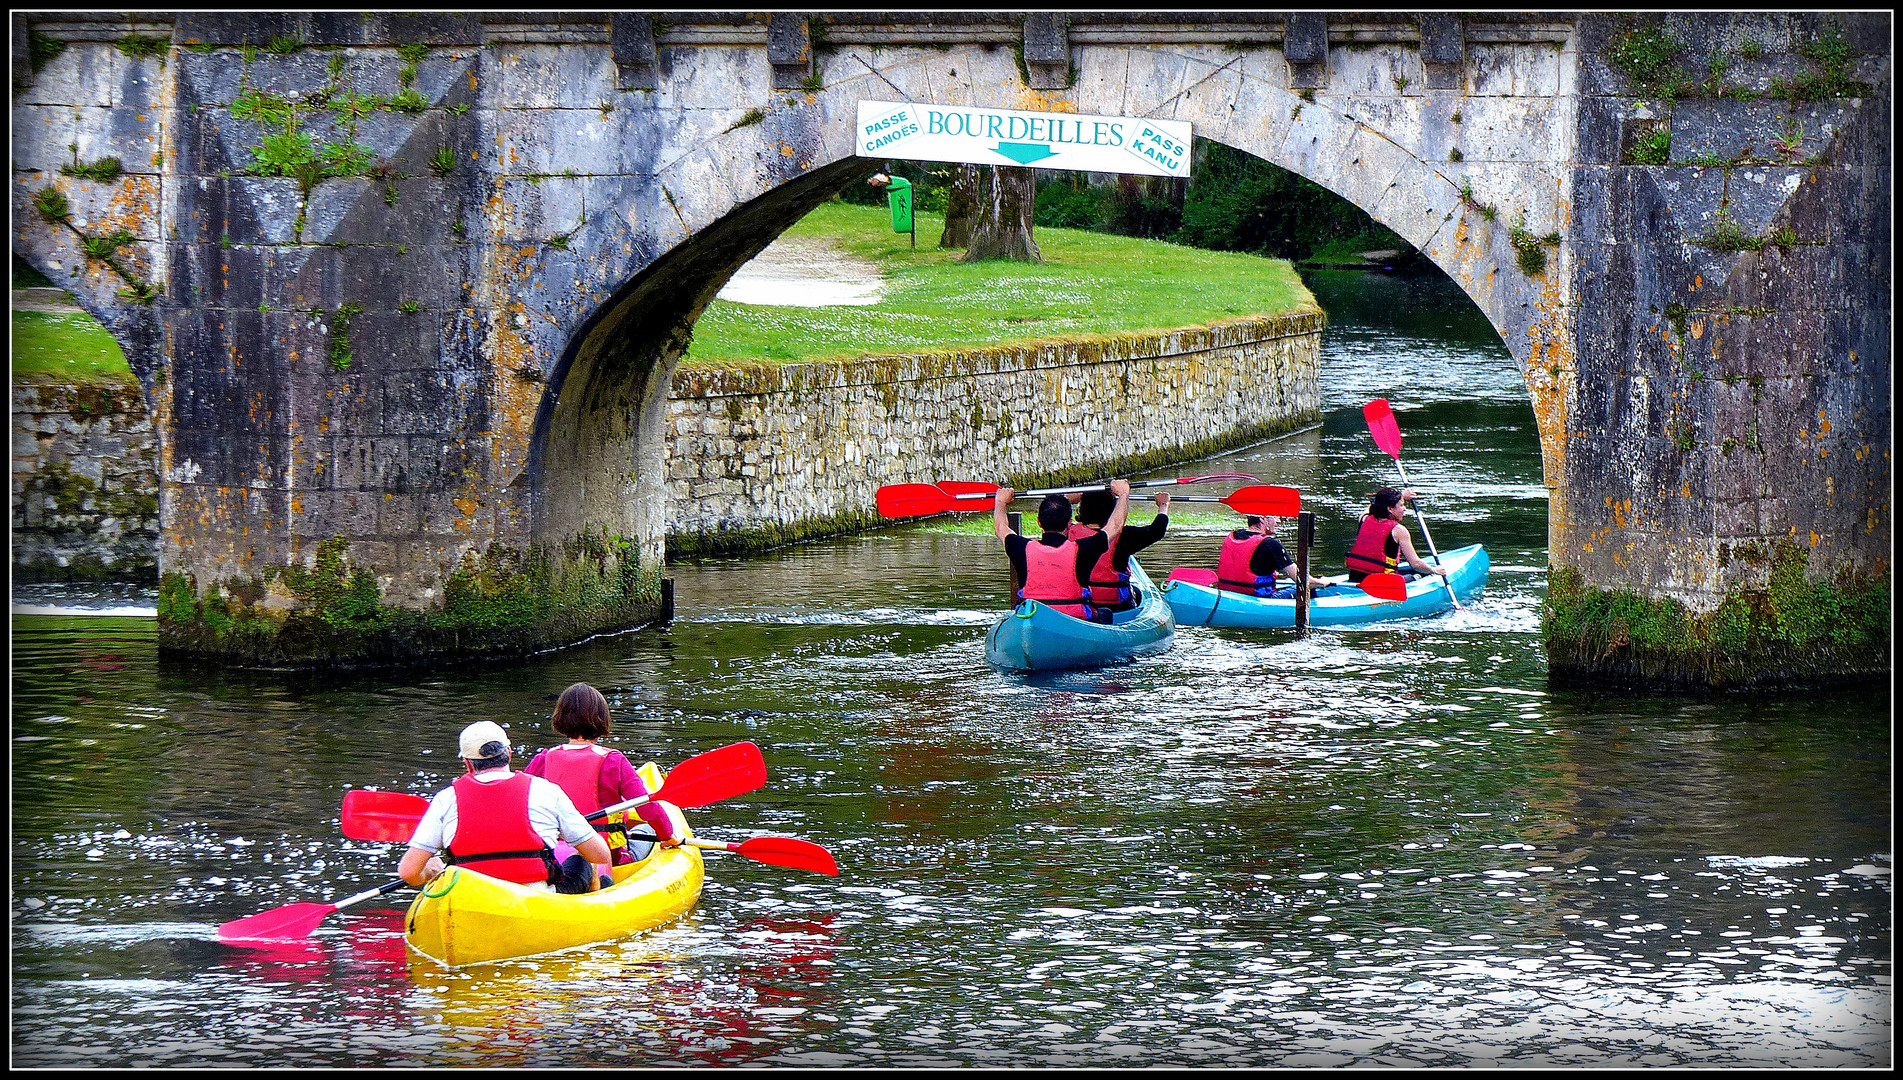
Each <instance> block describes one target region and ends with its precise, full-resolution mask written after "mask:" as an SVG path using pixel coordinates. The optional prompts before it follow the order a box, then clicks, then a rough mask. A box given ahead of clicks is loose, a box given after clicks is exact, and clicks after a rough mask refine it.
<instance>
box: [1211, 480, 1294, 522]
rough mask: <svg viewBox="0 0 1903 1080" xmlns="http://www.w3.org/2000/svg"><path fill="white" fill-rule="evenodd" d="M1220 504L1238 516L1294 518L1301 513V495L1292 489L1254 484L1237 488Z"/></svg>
mask: <svg viewBox="0 0 1903 1080" xmlns="http://www.w3.org/2000/svg"><path fill="white" fill-rule="evenodd" d="M1222 503H1223V505H1224V506H1227V507H1229V509H1231V510H1234V511H1235V512H1236V513H1238V514H1249V515H1262V516H1267V517H1294V516H1295V515H1296V514H1299V513H1301V512H1302V493H1301V492H1299V491H1297V490H1295V489H1294V488H1292V487H1276V486H1275V485H1273V484H1255V485H1252V486H1250V487H1246V488H1237V489H1236V490H1235V492H1234V493H1232V494H1231V495H1230V496H1229V497H1228V498H1226V499H1224V500H1222Z"/></svg>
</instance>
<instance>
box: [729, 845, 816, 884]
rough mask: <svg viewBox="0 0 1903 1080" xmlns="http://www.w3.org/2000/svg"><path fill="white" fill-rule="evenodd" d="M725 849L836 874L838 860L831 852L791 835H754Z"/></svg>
mask: <svg viewBox="0 0 1903 1080" xmlns="http://www.w3.org/2000/svg"><path fill="white" fill-rule="evenodd" d="M727 850H729V851H731V852H733V853H734V854H736V855H744V856H746V857H747V858H749V859H752V860H753V861H754V862H763V863H767V864H769V865H772V866H786V867H791V868H792V869H794V870H810V871H812V872H813V873H815V874H830V875H831V876H833V877H838V876H839V864H838V863H837V862H834V861H833V855H832V852H830V851H827V850H826V849H825V848H823V847H820V846H819V845H818V844H813V843H808V842H807V841H805V840H795V839H793V838H792V837H790V836H756V837H754V838H753V839H751V840H746V841H743V842H741V843H739V844H736V845H734V846H733V847H731V848H728V849H727Z"/></svg>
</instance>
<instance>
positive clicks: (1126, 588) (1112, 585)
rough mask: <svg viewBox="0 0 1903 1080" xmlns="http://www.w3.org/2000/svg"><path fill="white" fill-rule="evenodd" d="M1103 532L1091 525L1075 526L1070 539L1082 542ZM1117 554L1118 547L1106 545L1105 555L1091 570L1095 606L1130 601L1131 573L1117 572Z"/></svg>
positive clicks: (1071, 528)
mask: <svg viewBox="0 0 1903 1080" xmlns="http://www.w3.org/2000/svg"><path fill="white" fill-rule="evenodd" d="M1101 531H1102V530H1101V529H1097V528H1093V527H1092V526H1089V525H1077V524H1073V525H1071V527H1070V538H1071V539H1072V540H1082V539H1084V538H1085V537H1087V536H1095V535H1097V533H1099V532H1101ZM1116 554H1117V551H1116V545H1114V544H1106V545H1105V546H1104V552H1103V554H1102V555H1101V556H1099V557H1098V559H1097V565H1095V566H1093V567H1091V568H1090V602H1091V603H1093V604H1099V605H1115V604H1121V603H1126V602H1128V601H1129V599H1130V572H1129V571H1128V570H1126V571H1124V572H1123V573H1118V572H1117V568H1116V565H1115V562H1114V560H1115V557H1116Z"/></svg>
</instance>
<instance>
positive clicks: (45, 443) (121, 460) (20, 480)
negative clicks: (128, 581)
mask: <svg viewBox="0 0 1903 1080" xmlns="http://www.w3.org/2000/svg"><path fill="white" fill-rule="evenodd" d="M158 460H159V458H158V442H157V439H156V437H155V435H154V434H153V431H152V419H151V417H150V416H149V415H148V414H147V412H146V407H145V398H144V396H143V395H142V394H140V392H139V388H138V387H137V386H133V385H124V386H95V385H87V386H52V385H36V384H22V385H15V386H14V387H13V504H12V505H13V522H12V528H13V574H14V577H15V578H16V579H20V580H64V579H79V578H135V579H149V580H157V578H158V550H159V488H158Z"/></svg>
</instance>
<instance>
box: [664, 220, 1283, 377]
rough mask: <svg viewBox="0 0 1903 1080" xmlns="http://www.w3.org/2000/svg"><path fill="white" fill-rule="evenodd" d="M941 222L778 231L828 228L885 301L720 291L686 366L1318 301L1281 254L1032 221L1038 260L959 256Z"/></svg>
mask: <svg viewBox="0 0 1903 1080" xmlns="http://www.w3.org/2000/svg"><path fill="white" fill-rule="evenodd" d="M943 228H944V219H943V218H942V217H939V216H937V215H933V214H923V213H921V214H919V215H918V237H919V248H918V250H917V251H913V250H911V247H910V240H909V239H908V238H907V236H906V235H905V234H904V233H894V232H893V231H892V219H891V216H890V215H889V214H888V213H887V211H886V209H885V208H884V207H878V206H853V205H850V204H847V203H841V202H832V203H827V204H826V205H823V206H821V207H819V208H818V209H817V210H814V211H813V212H812V213H811V214H808V215H807V216H806V217H805V218H804V219H802V220H801V221H800V222H799V223H798V224H796V225H794V226H793V227H792V228H791V229H788V230H787V231H786V234H785V235H787V236H799V237H823V238H826V239H828V240H831V241H832V242H833V243H834V244H836V245H837V246H838V247H840V248H841V249H843V250H845V251H847V252H849V253H851V254H854V255H859V256H862V257H864V258H866V259H869V260H871V261H872V262H874V263H875V264H877V265H878V267H879V269H880V272H881V273H883V274H884V275H885V279H886V281H885V287H884V293H883V299H881V300H880V302H879V303H878V304H876V305H873V306H869V307H827V308H792V307H764V306H755V305H750V304H734V303H729V302H727V301H725V300H716V301H714V302H713V303H712V304H711V305H709V306H708V308H707V311H706V313H705V314H704V315H702V316H701V318H700V321H699V322H698V323H697V324H696V325H695V327H694V341H693V344H692V345H691V346H690V347H689V349H688V351H687V357H686V362H687V363H690V364H694V365H697V366H718V365H720V364H724V363H731V362H734V361H753V362H762V361H764V362H768V363H773V362H780V363H784V362H790V361H798V360H823V359H841V358H848V357H856V356H877V355H881V354H885V353H898V352H924V351H931V350H939V349H955V348H966V347H971V346H977V345H991V344H998V343H1002V342H1007V341H1022V340H1026V339H1031V338H1071V337H1084V336H1088V335H1092V334H1115V333H1129V332H1132V331H1139V330H1164V329H1172V328H1175V327H1182V326H1198V325H1204V324H1207V323H1211V322H1218V321H1221V320H1223V319H1233V318H1236V317H1238V316H1243V315H1262V314H1266V315H1281V314H1288V313H1291V312H1297V311H1318V310H1320V308H1319V307H1318V306H1317V304H1316V303H1315V298H1314V297H1313V296H1312V295H1310V294H1309V291H1308V289H1307V288H1305V287H1304V286H1303V285H1302V281H1301V278H1299V277H1298V276H1297V275H1296V273H1295V269H1294V267H1292V266H1291V265H1290V264H1289V263H1288V261H1287V260H1284V259H1265V258H1262V257H1261V256H1257V255H1242V254H1234V253H1230V252H1219V251H1202V250H1199V249H1197V248H1189V247H1179V246H1177V245H1174V244H1165V243H1160V242H1157V241H1153V240H1133V239H1131V238H1129V237H1125V236H1111V235H1108V234H1105V233H1094V232H1085V231H1082V230H1077V229H1038V230H1037V231H1036V233H1035V234H1034V235H1035V238H1036V240H1037V245H1038V247H1039V248H1040V249H1041V250H1042V251H1043V253H1044V262H1043V263H1041V264H1038V263H1015V262H1005V261H988V262H982V263H970V264H967V263H961V262H959V261H958V260H959V259H960V258H961V257H962V256H963V255H964V252H963V251H959V250H940V249H939V248H938V247H937V246H936V245H937V243H938V236H939V233H940V232H941V231H942V230H943Z"/></svg>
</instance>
